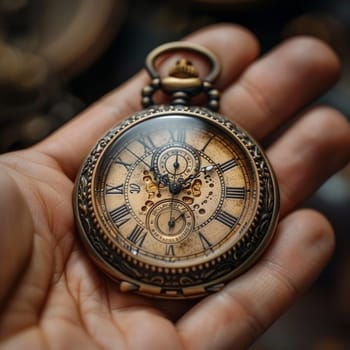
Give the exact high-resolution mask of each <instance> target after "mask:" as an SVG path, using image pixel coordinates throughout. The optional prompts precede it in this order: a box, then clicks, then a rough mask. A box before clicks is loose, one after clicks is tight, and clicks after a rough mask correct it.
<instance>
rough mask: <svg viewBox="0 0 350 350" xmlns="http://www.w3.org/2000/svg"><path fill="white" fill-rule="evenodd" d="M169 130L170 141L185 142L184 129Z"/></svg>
mask: <svg viewBox="0 0 350 350" xmlns="http://www.w3.org/2000/svg"><path fill="white" fill-rule="evenodd" d="M169 132H170V141H171V142H180V143H185V142H186V131H185V129H176V131H173V130H169Z"/></svg>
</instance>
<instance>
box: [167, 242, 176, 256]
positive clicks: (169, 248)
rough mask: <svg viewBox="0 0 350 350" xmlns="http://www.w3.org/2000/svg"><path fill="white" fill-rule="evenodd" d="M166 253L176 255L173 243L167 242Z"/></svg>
mask: <svg viewBox="0 0 350 350" xmlns="http://www.w3.org/2000/svg"><path fill="white" fill-rule="evenodd" d="M165 255H172V256H175V250H174V245H173V244H167V245H166V246H165Z"/></svg>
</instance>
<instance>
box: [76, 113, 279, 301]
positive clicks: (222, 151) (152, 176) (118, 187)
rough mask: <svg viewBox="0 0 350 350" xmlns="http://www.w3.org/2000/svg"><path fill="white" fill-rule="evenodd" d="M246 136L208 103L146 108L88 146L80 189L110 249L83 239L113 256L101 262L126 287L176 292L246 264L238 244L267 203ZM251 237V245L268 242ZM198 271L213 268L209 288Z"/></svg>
mask: <svg viewBox="0 0 350 350" xmlns="http://www.w3.org/2000/svg"><path fill="white" fill-rule="evenodd" d="M155 116H156V117H155ZM235 131H236V135H235ZM249 140H250V139H249V138H248V136H247V135H246V134H243V133H242V132H241V131H240V130H239V129H235V126H234V125H233V124H228V123H227V122H225V123H223V122H222V121H221V119H220V118H218V117H217V116H216V115H214V114H212V113H211V112H210V111H208V110H204V109H203V110H198V109H194V108H193V109H188V108H185V107H177V108H176V109H175V108H173V107H158V108H156V109H152V113H150V112H148V113H143V114H142V115H138V117H137V118H135V119H133V120H132V121H129V122H126V123H125V124H124V125H122V126H119V127H118V128H117V129H115V130H114V131H112V132H111V133H110V134H108V136H107V137H106V138H105V139H104V141H103V142H102V144H100V145H99V146H97V148H96V150H95V152H93V153H92V154H93V155H92V156H91V157H92V158H91V159H90V165H91V162H92V164H93V170H92V173H91V175H90V177H89V178H90V179H91V180H90V181H89V180H87V182H86V186H87V189H85V190H87V191H88V192H89V191H91V192H92V196H91V200H90V202H89V205H88V209H87V210H88V211H91V212H93V217H94V218H93V220H94V222H96V223H97V225H96V227H97V229H96V230H95V231H94V232H90V233H91V234H92V235H94V238H93V239H96V237H98V240H99V245H104V248H103V249H107V250H106V251H104V250H102V251H101V252H99V251H96V250H97V249H96V246H93V244H90V245H89V247H90V249H91V248H92V249H93V250H94V253H95V254H96V256H97V259H102V258H101V254H104V255H106V256H108V255H109V256H110V257H111V261H109V263H108V265H107V267H104V270H105V271H106V272H107V273H108V274H109V275H111V276H112V277H114V278H117V279H118V280H119V281H125V282H123V283H124V284H123V286H124V288H127V289H128V288H131V287H130V286H131V285H132V286H135V287H134V288H137V289H140V290H141V292H143V293H146V294H147V293H148V294H152V293H154V294H156V295H161V296H162V295H163V296H165V297H166V296H168V294H169V293H170V294H171V293H174V291H176V293H177V295H179V296H182V297H183V296H186V295H187V294H188V295H197V294H199V295H201V294H204V293H205V292H207V290H209V289H210V288H211V287H212V285H213V284H215V285H217V280H218V278H219V275H220V274H221V273H222V271H224V270H222V269H228V271H230V272H229V274H231V275H234V274H237V273H239V272H240V270H241V269H244V265H245V264H244V263H242V262H241V261H239V248H240V247H241V246H242V245H244V244H245V243H246V242H248V240H249V239H250V237H253V236H254V230H253V229H254V228H256V227H258V226H259V225H257V224H256V223H257V220H258V219H259V217H260V213H261V210H262V206H264V205H265V206H266V205H270V204H269V203H265V204H264V198H263V194H264V192H266V191H267V190H268V189H267V188H266V186H268V184H264V182H263V181H262V175H264V174H263V173H261V172H260V169H259V167H265V170H266V169H268V165H267V163H265V161H264V158H262V156H261V155H260V153H259V149H258V148H257V147H256V146H254V147H253V148H252V147H251V144H250V141H249ZM96 153H97V154H98V157H96ZM261 162H263V163H261ZM89 169H90V171H91V167H90V168H89ZM82 175H84V171H83V173H82ZM82 177H83V176H82ZM83 183H84V184H85V182H83ZM82 193H84V191H82ZM271 195H272V196H273V195H274V193H273V192H272V193H271ZM270 199H271V198H270ZM270 199H269V200H270ZM272 209H273V208H272ZM271 215H272V213H271ZM81 224H82V225H84V222H83V220H82V221H81ZM265 224H266V223H265ZM270 224H271V225H273V223H270ZM255 226H256V227H255ZM261 229H262V227H261V226H259V227H258V230H261ZM82 231H83V234H84V235H86V232H85V230H82ZM255 234H257V235H258V233H257V232H255ZM89 239H90V240H91V239H92V238H91V237H90V238H89ZM252 239H254V241H256V242H254V244H256V247H255V248H259V247H262V246H264V245H265V243H266V241H267V240H268V239H267V238H266V237H261V238H260V239H259V237H254V238H252ZM249 244H250V245H251V243H249ZM99 245H97V246H99ZM112 252H115V256H111V255H110V254H114V253H112ZM223 257H225V258H223ZM118 258H122V259H123V260H124V262H123V264H120V262H119V263H118V261H117V260H118ZM95 259H96V257H95ZM225 259H226V260H228V261H231V265H232V266H231V268H229V266H230V263H229V262H228V261H226V262H225ZM99 264H100V263H99ZM128 264H129V265H130V266H126V265H128ZM235 264H237V266H236V265H235ZM100 265H101V264H100ZM216 270H217V271H216ZM133 271H137V273H136V272H133ZM204 271H206V273H207V274H208V275H209V276H212V278H211V279H210V278H209V279H208V281H206V283H207V284H208V286H207V285H204V286H203V287H199V286H197V287H196V288H195V289H193V285H196V284H198V285H201V286H202V285H203V276H202V277H200V278H199V277H198V274H199V275H200V272H203V273H204ZM226 272H227V271H226ZM169 273H170V275H168V274H169ZM135 274H136V275H137V276H138V278H140V279H141V281H142V280H144V282H143V284H139V282H138V281H137V279H136V275H135ZM130 275H131V276H130ZM130 280H132V282H130ZM187 285H188V286H190V287H188V288H187ZM125 286H128V287H125ZM208 288H209V289H208ZM152 291H153V292H152ZM154 291H155V292H154ZM170 294H169V295H170Z"/></svg>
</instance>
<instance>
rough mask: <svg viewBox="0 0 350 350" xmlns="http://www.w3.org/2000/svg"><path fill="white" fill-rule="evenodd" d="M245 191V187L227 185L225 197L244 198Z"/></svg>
mask: <svg viewBox="0 0 350 350" xmlns="http://www.w3.org/2000/svg"><path fill="white" fill-rule="evenodd" d="M245 193H246V191H245V188H244V187H226V191H225V197H226V198H229V199H244V197H245Z"/></svg>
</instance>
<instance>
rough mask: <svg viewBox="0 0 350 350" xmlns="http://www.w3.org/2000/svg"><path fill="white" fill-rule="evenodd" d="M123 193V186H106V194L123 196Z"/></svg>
mask: <svg viewBox="0 0 350 350" xmlns="http://www.w3.org/2000/svg"><path fill="white" fill-rule="evenodd" d="M123 193H124V185H123V184H121V185H117V186H112V185H108V184H107V185H106V194H123Z"/></svg>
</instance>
